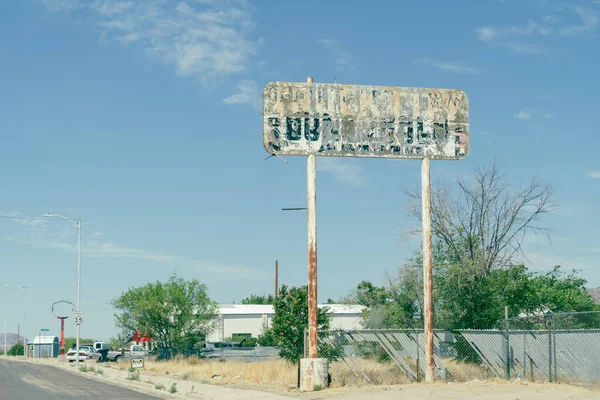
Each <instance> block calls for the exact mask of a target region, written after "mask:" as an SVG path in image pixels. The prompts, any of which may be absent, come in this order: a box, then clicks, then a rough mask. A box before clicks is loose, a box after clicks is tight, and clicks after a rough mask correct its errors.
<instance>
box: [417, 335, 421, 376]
mask: <svg viewBox="0 0 600 400" xmlns="http://www.w3.org/2000/svg"><path fill="white" fill-rule="evenodd" d="M416 333H417V382H421V354H420V351H421V348H420V347H421V346H420V345H419V330H416Z"/></svg>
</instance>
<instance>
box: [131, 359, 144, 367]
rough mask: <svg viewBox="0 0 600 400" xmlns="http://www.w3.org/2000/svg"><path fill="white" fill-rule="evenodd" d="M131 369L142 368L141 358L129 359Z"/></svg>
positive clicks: (142, 360)
mask: <svg viewBox="0 0 600 400" xmlns="http://www.w3.org/2000/svg"><path fill="white" fill-rule="evenodd" d="M131 368H144V359H143V358H132V359H131Z"/></svg>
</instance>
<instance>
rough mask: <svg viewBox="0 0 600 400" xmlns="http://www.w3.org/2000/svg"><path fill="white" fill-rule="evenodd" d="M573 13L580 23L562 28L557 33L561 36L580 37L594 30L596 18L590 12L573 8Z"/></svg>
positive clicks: (596, 23)
mask: <svg viewBox="0 0 600 400" xmlns="http://www.w3.org/2000/svg"><path fill="white" fill-rule="evenodd" d="M575 11H576V13H577V15H578V16H579V18H580V19H581V22H580V23H579V24H578V25H570V26H565V27H563V28H562V29H561V30H560V31H559V34H560V35H561V36H567V37H569V36H580V35H584V34H586V33H589V32H592V31H594V30H595V29H596V26H597V25H598V16H597V15H596V14H595V13H594V12H593V11H592V10H589V9H586V8H582V7H575Z"/></svg>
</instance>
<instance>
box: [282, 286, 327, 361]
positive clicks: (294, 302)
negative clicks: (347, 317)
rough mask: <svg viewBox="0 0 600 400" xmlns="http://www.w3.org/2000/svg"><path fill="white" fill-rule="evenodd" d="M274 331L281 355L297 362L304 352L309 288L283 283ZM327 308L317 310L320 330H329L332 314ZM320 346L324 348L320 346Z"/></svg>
mask: <svg viewBox="0 0 600 400" xmlns="http://www.w3.org/2000/svg"><path fill="white" fill-rule="evenodd" d="M274 306H275V315H274V316H273V322H272V328H271V330H272V332H273V335H274V336H275V341H276V345H277V347H278V348H279V355H280V356H281V357H282V358H284V359H286V360H288V361H290V362H292V363H297V362H298V361H299V360H300V358H302V357H303V354H304V330H305V329H308V288H307V286H302V287H291V288H289V289H288V287H287V286H286V285H282V286H281V289H280V290H279V293H278V296H277V298H276V299H275V304H274ZM327 311H328V310H327V309H325V308H319V309H318V312H317V324H318V329H319V330H328V329H329V326H330V316H329V314H328V312H327ZM320 348H324V347H322V346H320Z"/></svg>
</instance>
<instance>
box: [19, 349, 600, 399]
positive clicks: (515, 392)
mask: <svg viewBox="0 0 600 400" xmlns="http://www.w3.org/2000/svg"><path fill="white" fill-rule="evenodd" d="M27 362H34V363H43V364H50V365H54V366H57V367H59V368H61V369H65V370H68V371H70V372H72V373H75V374H79V375H84V376H87V377H88V378H90V379H97V380H101V381H103V382H108V383H113V384H115V385H118V386H121V387H129V388H132V389H135V390H138V391H140V392H144V393H148V394H152V395H154V396H160V397H163V398H165V399H172V398H180V399H181V398H185V399H203V400H283V399H297V400H299V399H306V400H309V399H310V400H317V399H327V400H338V399H339V400H341V399H344V400H359V399H373V400H392V399H394V400H396V399H410V400H413V399H414V400H460V399H475V400H483V399H485V400H500V399H502V400H563V399H573V400H575V399H586V400H587V399H600V390H598V389H585V388H581V387H575V386H569V385H562V384H534V383H528V382H519V381H511V382H505V381H501V380H495V381H472V382H467V383H437V384H433V385H426V384H409V385H398V386H385V387H383V386H363V387H344V388H337V389H326V390H323V391H319V392H312V393H300V392H299V391H298V390H297V389H295V388H288V389H285V388H266V387H264V388H257V387H255V386H254V387H247V386H244V385H231V384H219V383H218V382H215V383H201V382H197V381H189V380H183V379H182V378H181V377H179V376H176V375H151V374H148V373H144V371H140V376H139V380H128V379H127V377H128V376H129V372H128V371H127V369H126V367H128V365H124V369H123V370H120V369H116V368H109V367H106V366H104V365H103V364H86V365H87V366H88V367H91V366H93V367H95V370H97V369H98V368H100V369H101V370H102V373H101V374H99V373H97V372H80V371H79V370H77V368H76V367H75V366H74V365H70V364H69V363H66V362H59V361H57V360H55V359H54V360H30V361H27ZM111 367H114V365H112V366H111ZM173 384H175V385H176V388H177V393H175V394H169V393H168V389H169V388H170V387H171V386H172V385H173ZM157 387H158V389H157ZM161 387H162V388H161ZM259 389H260V390H259Z"/></svg>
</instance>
